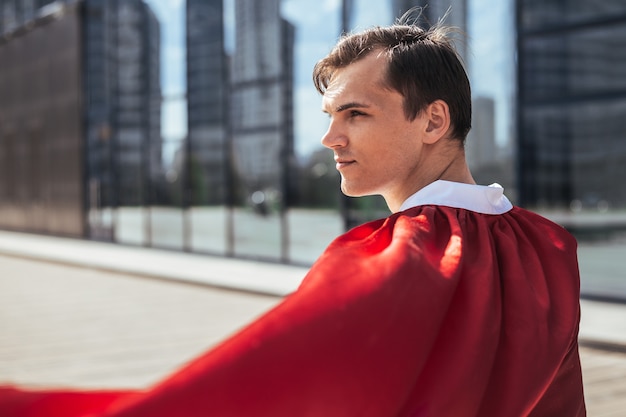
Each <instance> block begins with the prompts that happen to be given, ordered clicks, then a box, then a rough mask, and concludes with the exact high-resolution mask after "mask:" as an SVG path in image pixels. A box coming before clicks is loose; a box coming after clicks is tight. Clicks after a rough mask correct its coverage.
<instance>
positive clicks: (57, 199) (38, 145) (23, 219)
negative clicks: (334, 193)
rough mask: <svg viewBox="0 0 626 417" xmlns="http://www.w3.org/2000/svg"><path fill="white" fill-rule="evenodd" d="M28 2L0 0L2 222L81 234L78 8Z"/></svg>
mask: <svg viewBox="0 0 626 417" xmlns="http://www.w3.org/2000/svg"><path fill="white" fill-rule="evenodd" d="M25 3H26V2H23V3H21V2H0V9H1V10H2V12H3V16H2V22H3V23H2V26H1V27H0V227H2V228H8V229H13V230H24V231H29V232H39V233H49V234H56V235H65V236H73V237H82V236H84V234H85V230H86V225H85V215H84V187H83V172H84V171H83V155H82V149H83V146H82V145H83V126H82V123H81V115H82V85H81V79H82V62H81V53H80V33H81V25H80V21H81V19H80V10H79V9H78V8H77V7H66V8H64V12H63V13H62V14H46V13H35V10H34V9H32V8H25V7H24V6H25ZM18 5H19V6H20V7H17V6H18ZM26 23H28V24H26Z"/></svg>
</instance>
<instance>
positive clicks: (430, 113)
mask: <svg viewBox="0 0 626 417" xmlns="http://www.w3.org/2000/svg"><path fill="white" fill-rule="evenodd" d="M424 115H425V117H426V120H427V125H426V130H425V133H426V137H425V138H424V143H428V144H433V143H435V142H437V141H438V140H439V139H441V138H442V137H444V136H445V135H446V134H447V133H448V130H450V123H451V122H450V108H449V107H448V103H446V102H445V101H443V100H435V101H433V102H432V103H430V104H429V105H428V106H426V108H425V109H424Z"/></svg>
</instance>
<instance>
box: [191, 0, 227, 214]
mask: <svg viewBox="0 0 626 417" xmlns="http://www.w3.org/2000/svg"><path fill="white" fill-rule="evenodd" d="M186 21H187V32H186V33H187V38H186V39H187V115H188V142H187V152H186V154H187V155H188V158H187V164H186V169H187V172H186V176H187V177H186V178H187V181H186V183H187V184H186V187H187V188H188V189H189V191H190V192H189V193H188V195H190V196H192V197H191V200H192V201H188V203H189V204H191V205H204V204H211V205H214V204H225V203H226V197H227V196H226V193H227V187H228V185H229V184H228V183H227V172H228V171H227V170H228V166H227V164H228V162H229V157H228V154H229V152H228V148H227V146H228V118H229V116H228V114H229V113H228V102H229V97H228V95H229V92H230V88H229V79H228V62H229V61H228V57H227V55H226V52H225V50H224V10H223V1H222V0H187V9H186Z"/></svg>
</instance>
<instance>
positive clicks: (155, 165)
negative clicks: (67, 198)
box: [83, 0, 161, 234]
mask: <svg viewBox="0 0 626 417" xmlns="http://www.w3.org/2000/svg"><path fill="white" fill-rule="evenodd" d="M83 25H84V55H85V82H84V88H85V98H86V100H85V118H86V121H85V129H86V158H87V164H86V167H87V173H86V177H87V183H88V200H87V205H88V209H89V211H90V226H91V232H93V233H95V234H100V233H106V229H108V228H109V227H110V226H109V225H108V224H107V223H108V221H107V219H108V218H109V216H108V215H105V214H103V213H104V212H103V210H107V209H110V208H112V207H117V206H142V205H147V204H149V203H150V202H151V200H152V198H151V194H152V187H151V184H152V183H153V182H154V181H153V179H154V178H155V177H157V176H158V173H159V170H160V165H161V163H160V145H161V140H160V134H161V132H160V130H161V128H160V126H161V121H160V119H161V107H160V106H161V101H160V96H161V93H160V78H159V74H160V59H159V58H160V54H159V48H160V38H159V24H158V21H157V19H156V17H155V16H154V14H153V12H152V11H151V10H150V9H149V8H148V7H147V6H146V4H145V3H144V2H143V1H141V0H124V1H122V0H86V1H85V2H84V19H83Z"/></svg>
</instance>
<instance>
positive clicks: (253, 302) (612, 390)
mask: <svg viewBox="0 0 626 417" xmlns="http://www.w3.org/2000/svg"><path fill="white" fill-rule="evenodd" d="M279 301H280V297H278V296H271V295H262V294H258V293H256V294H255V293H250V292H245V291H233V290H227V289H217V288H215V287H211V286H208V285H201V284H190V283H181V282H175V281H170V280H165V279H156V278H147V277H142V276H139V275H136V274H135V275H130V274H123V273H119V272H108V271H104V270H99V269H94V268H85V267H76V266H71V265H68V264H62V263H51V262H41V261H36V260H30V259H25V258H19V257H11V256H0V328H1V329H2V331H1V332H0V383H8V382H12V383H21V384H28V385H33V384H34V385H44V386H51V385H54V386H73V387H76V386H78V387H86V388H87V387H88V388H96V387H144V386H147V385H150V384H151V383H153V382H156V381H157V380H159V379H160V378H161V377H163V376H165V375H167V374H168V373H169V372H171V371H173V370H174V369H176V368H177V367H179V366H181V365H182V364H184V363H185V362H186V361H187V360H189V359H191V358H193V357H194V356H195V355H197V354H199V353H200V352H203V351H204V350H206V349H207V348H209V347H211V346H213V345H215V344H216V343H218V342H219V341H220V340H221V339H223V338H224V337H226V336H228V335H229V334H232V332H234V331H236V330H237V329H238V328H240V327H241V326H243V325H245V324H246V323H247V322H249V321H250V320H252V319H253V318H255V317H257V316H258V315H260V314H262V313H263V312H264V311H266V310H267V309H269V308H271V307H272V306H273V305H275V304H276V303H278V302H279ZM604 347H605V348H604V349H599V348H597V346H596V345H594V344H593V343H584V342H583V346H582V347H581V355H582V364H583V372H584V378H585V391H586V400H587V405H588V414H589V415H590V416H594V417H602V416H619V415H623V412H624V410H625V409H626V348H622V347H620V346H613V349H612V350H607V349H606V346H604Z"/></svg>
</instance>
